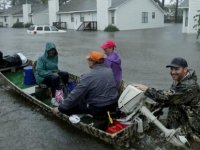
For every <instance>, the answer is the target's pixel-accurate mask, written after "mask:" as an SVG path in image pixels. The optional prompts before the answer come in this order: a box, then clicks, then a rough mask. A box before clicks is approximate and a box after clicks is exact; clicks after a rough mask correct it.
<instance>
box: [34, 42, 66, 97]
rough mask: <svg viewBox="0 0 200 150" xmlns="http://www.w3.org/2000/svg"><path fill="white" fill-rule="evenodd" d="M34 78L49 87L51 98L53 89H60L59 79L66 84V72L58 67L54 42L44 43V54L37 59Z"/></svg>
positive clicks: (53, 94) (53, 95)
mask: <svg viewBox="0 0 200 150" xmlns="http://www.w3.org/2000/svg"><path fill="white" fill-rule="evenodd" d="M35 78H36V82H37V83H38V84H41V83H43V84H46V85H47V86H50V87H51V92H52V97H53V98H54V97H55V91H56V90H59V89H60V81H61V80H62V82H63V84H67V82H68V73H67V72H63V71H60V70H59V69H58V52H57V49H56V46H55V44H54V43H51V42H48V43H46V49H45V52H44V54H43V55H42V56H41V57H39V58H38V60H37V64H36V68H35Z"/></svg>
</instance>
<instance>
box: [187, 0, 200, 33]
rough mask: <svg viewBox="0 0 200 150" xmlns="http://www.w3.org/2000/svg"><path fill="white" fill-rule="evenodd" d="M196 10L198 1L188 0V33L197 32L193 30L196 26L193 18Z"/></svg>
mask: <svg viewBox="0 0 200 150" xmlns="http://www.w3.org/2000/svg"><path fill="white" fill-rule="evenodd" d="M197 10H200V0H189V13H188V29H187V32H188V33H196V32H197V31H196V30H195V29H194V28H193V26H194V25H195V24H196V22H195V21H194V18H193V17H194V16H195V15H197Z"/></svg>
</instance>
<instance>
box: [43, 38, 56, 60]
mask: <svg viewBox="0 0 200 150" xmlns="http://www.w3.org/2000/svg"><path fill="white" fill-rule="evenodd" d="M51 49H55V50H56V45H55V44H54V43H51V42H47V43H46V49H45V52H44V57H45V58H47V59H49V58H48V51H49V50H51ZM51 59H55V61H58V52H57V50H56V56H55V57H53V58H51Z"/></svg>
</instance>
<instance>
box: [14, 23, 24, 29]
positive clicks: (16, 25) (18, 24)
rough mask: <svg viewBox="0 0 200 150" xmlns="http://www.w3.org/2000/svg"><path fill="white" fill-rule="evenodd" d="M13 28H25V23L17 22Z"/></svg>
mask: <svg viewBox="0 0 200 150" xmlns="http://www.w3.org/2000/svg"><path fill="white" fill-rule="evenodd" d="M12 27H13V28H24V23H23V22H16V23H14V24H13V26H12Z"/></svg>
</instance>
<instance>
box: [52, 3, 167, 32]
mask: <svg viewBox="0 0 200 150" xmlns="http://www.w3.org/2000/svg"><path fill="white" fill-rule="evenodd" d="M50 10H51V11H50ZM49 21H50V22H49V24H52V23H53V22H67V26H68V29H75V30H76V29H78V28H79V27H80V26H81V24H83V23H84V22H97V26H98V30H104V29H105V27H107V26H108V25H109V24H112V25H115V26H117V27H118V28H119V29H120V30H132V29H144V28H158V27H163V26H164V11H163V10H162V9H161V7H160V6H159V5H158V4H157V3H155V1H154V0H71V1H69V2H67V3H66V4H65V5H62V6H60V7H59V4H58V0H49Z"/></svg>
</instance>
